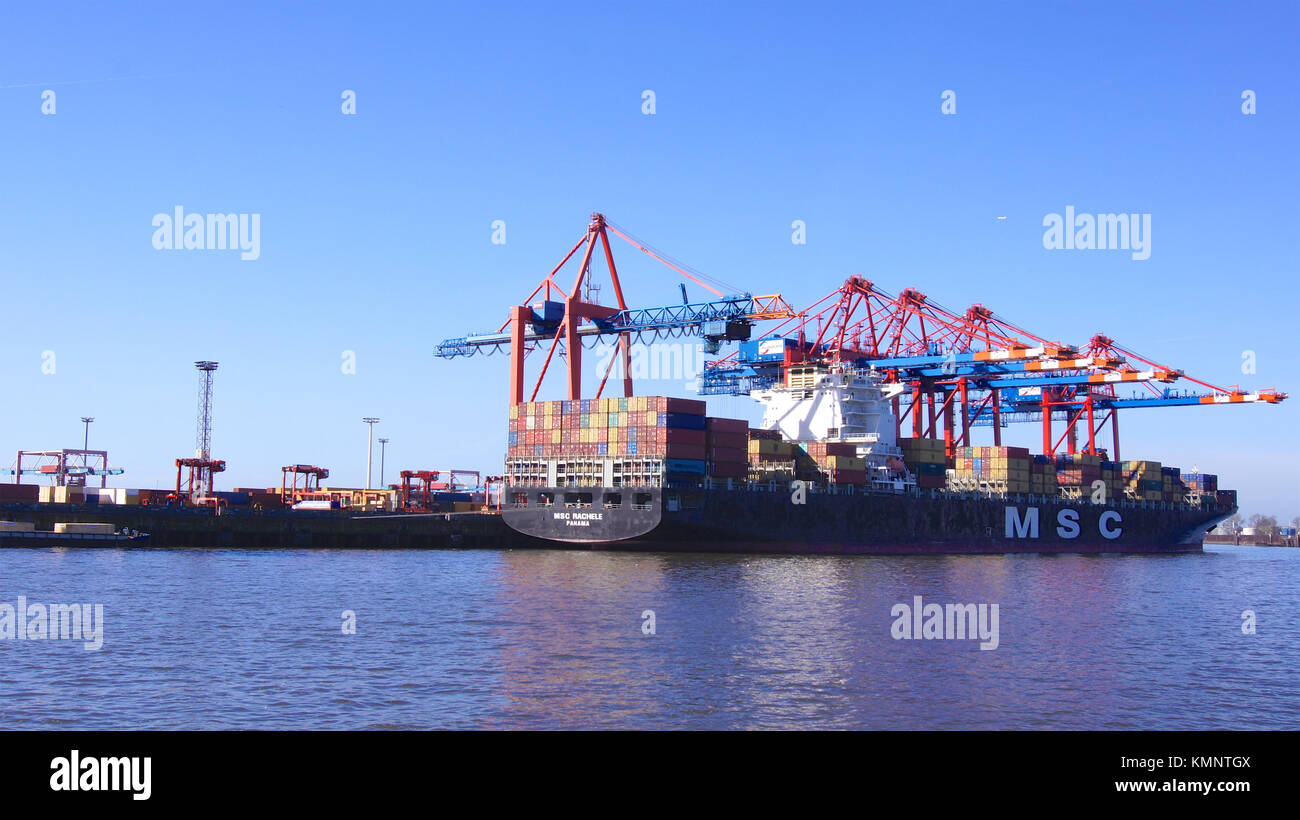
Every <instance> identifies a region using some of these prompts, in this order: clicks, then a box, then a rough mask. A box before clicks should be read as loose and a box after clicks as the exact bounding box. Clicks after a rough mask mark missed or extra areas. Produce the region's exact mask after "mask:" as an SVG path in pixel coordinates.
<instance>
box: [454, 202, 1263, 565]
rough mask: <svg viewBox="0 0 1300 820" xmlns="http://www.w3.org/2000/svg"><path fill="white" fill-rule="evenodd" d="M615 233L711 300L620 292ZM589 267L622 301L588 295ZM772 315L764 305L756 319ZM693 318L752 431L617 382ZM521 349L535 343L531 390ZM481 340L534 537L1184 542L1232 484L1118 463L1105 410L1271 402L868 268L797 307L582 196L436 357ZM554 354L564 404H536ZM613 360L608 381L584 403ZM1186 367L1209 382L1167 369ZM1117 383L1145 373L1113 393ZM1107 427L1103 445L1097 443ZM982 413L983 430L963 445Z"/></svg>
mask: <svg viewBox="0 0 1300 820" xmlns="http://www.w3.org/2000/svg"><path fill="white" fill-rule="evenodd" d="M611 236H613V237H616V238H619V239H622V240H624V241H626V242H627V243H629V244H631V245H632V246H633V247H634V248H636V249H637V250H638V251H640V252H641V254H643V255H644V256H645V257H649V258H650V259H653V260H655V261H657V262H660V263H662V264H663V265H664V266H666V267H667V268H668V269H670V270H672V271H673V272H674V273H675V274H679V275H681V276H682V277H684V278H685V279H686V280H689V281H690V282H692V283H694V286H697V287H701V288H704V289H706V290H709V291H711V292H712V293H713V295H714V297H716V298H713V297H710V298H709V299H708V300H706V301H691V300H690V299H688V297H687V292H686V284H685V282H682V283H680V288H681V294H682V299H681V303H680V304H674V305H660V306H658V307H647V308H639V307H632V306H629V305H628V303H627V300H626V289H625V288H624V286H623V283H622V281H621V280H620V278H619V273H618V268H617V266H616V264H615V261H614V255H613V251H612V247H611V239H610V237H611ZM571 260H579V261H578V262H577V272H576V276H575V277H574V279H573V280H572V284H571V285H567V287H564V286H562V285H561V283H560V281H559V279H558V278H557V275H558V274H559V273H560V271H561V270H562V269H564V268H565V267H566V266H568V265H569V264H570V261H571ZM602 266H603V268H604V275H607V276H608V280H609V285H610V286H611V289H612V291H613V293H614V296H615V297H616V300H617V304H616V305H604V304H601V303H600V301H599V289H600V283H598V282H596V274H597V272H598V271H597V268H598V267H602ZM566 284H567V283H566ZM715 286H722V287H729V288H731V295H726V294H725V293H724V292H723V291H722V290H719V289H718V287H715ZM765 322H779V324H777V325H776V326H775V327H770V329H769V330H768V331H767V333H766V335H762V336H759V335H758V334H756V333H755V332H754V331H755V328H756V327H757V326H759V325H760V323H765ZM686 336H695V337H698V338H699V340H700V344H699V345H698V347H697V349H699V350H700V351H701V352H702V353H703V354H705V355H712V354H717V353H719V351H720V349H721V347H722V346H723V345H725V344H730V343H732V342H736V343H738V346H739V347H738V350H737V351H735V352H734V353H731V354H727V355H725V356H723V357H722V358H718V359H715V360H711V361H708V362H707V363H706V364H705V366H704V368H703V371H702V373H701V374H700V377H699V379H698V381H697V391H696V392H697V393H698V394H700V395H703V396H708V395H733V396H749V397H751V398H753V399H756V400H758V401H759V402H761V403H762V404H763V405H764V407H765V411H764V415H763V420H762V422H761V423H760V425H759V426H758V427H756V428H751V427H750V425H749V423H748V422H747V421H745V420H739V419H727V418H714V417H710V416H709V415H708V414H707V412H706V405H705V403H704V402H703V401H701V400H696V399H683V398H669V397H664V396H634V395H633V386H632V371H631V369H630V363H631V355H630V353H631V348H632V345H633V344H636V343H646V342H651V343H653V342H655V341H656V340H658V339H661V338H664V337H686ZM592 341H594V342H597V343H600V342H605V343H606V344H610V345H611V351H610V352H611V354H612V355H611V356H610V359H609V363H608V364H607V365H606V366H605V367H604V376H603V377H602V378H601V381H600V387H599V388H598V389H597V391H596V397H595V398H590V399H584V398H582V397H581V395H582V386H583V378H582V377H583V372H582V362H583V356H584V354H583V350H584V348H586V347H588V346H589V344H588V343H590V342H592ZM679 347H682V346H679ZM533 351H538V352H542V351H544V352H545V359H544V360H543V361H542V367H541V372H540V374H539V375H538V376H537V380H536V386H535V387H534V388H533V390H532V392H531V394H528V393H526V391H525V368H524V365H525V358H526V357H527V355H528V354H529V353H530V352H533ZM557 351H560V353H561V356H560V357H557V356H556V355H555V354H556V352H557ZM479 352H484V353H492V352H505V353H508V356H509V360H510V379H509V391H510V392H509V396H510V398H509V402H508V407H509V419H510V421H509V430H508V438H509V440H508V445H507V447H508V449H507V453H506V460H505V474H504V476H503V482H504V486H503V490H502V493H501V495H500V499H501V500H500V509H501V517H502V519H503V520H504V521H505V523H506V524H507V525H508V526H509V527H510V528H511V529H512V530H513V531H515V532H518V533H521V534H525V535H527V536H530V537H532V538H535V539H539V540H541V541H542V542H543V543H550V544H561V545H570V546H585V547H592V548H601V549H643V550H692V551H693V550H710V551H712V550H727V551H738V552H812V553H848V554H884V553H1006V552H1039V553H1041V552H1048V553H1052V552H1186V551H1198V550H1200V549H1201V543H1202V540H1203V536H1204V535H1205V533H1206V532H1207V531H1208V530H1210V529H1212V528H1213V527H1214V526H1215V525H1216V524H1217V523H1218V522H1219V521H1221V520H1223V519H1224V518H1226V517H1228V516H1231V515H1232V514H1233V512H1235V511H1236V509H1237V499H1236V493H1235V492H1234V491H1231V490H1220V489H1219V488H1218V486H1217V485H1218V480H1217V478H1216V477H1215V476H1213V475H1209V474H1203V473H1200V472H1198V470H1197V469H1196V468H1195V467H1194V468H1193V469H1192V471H1191V472H1189V473H1183V472H1182V471H1181V470H1179V469H1178V468H1176V467H1166V466H1164V465H1162V464H1160V463H1159V462H1155V461H1121V460H1120V459H1119V438H1120V437H1119V418H1118V414H1119V411H1120V410H1121V409H1124V408H1143V407H1145V408H1150V407H1173V406H1193V405H1195V406H1203V407H1206V406H1215V405H1228V404H1232V405H1235V404H1241V403H1247V402H1260V403H1267V404H1276V403H1278V402H1280V401H1282V400H1284V399H1285V398H1286V397H1287V396H1286V394H1285V393H1280V392H1277V391H1274V390H1257V391H1253V392H1249V391H1245V390H1242V389H1240V388H1239V387H1232V388H1229V389H1224V388H1219V387H1215V386H1214V385H1212V384H1209V383H1207V382H1203V381H1199V380H1197V379H1193V378H1191V377H1189V376H1186V374H1185V373H1184V372H1183V371H1182V370H1178V369H1176V368H1172V367H1168V366H1165V365H1161V364H1159V363H1157V362H1154V361H1152V360H1150V359H1147V358H1145V357H1142V356H1140V355H1138V354H1136V353H1134V352H1133V351H1132V350H1129V349H1127V348H1125V347H1122V346H1121V345H1120V344H1119V343H1117V342H1116V341H1115V340H1114V339H1112V338H1110V337H1108V336H1105V335H1103V334H1096V335H1094V336H1093V337H1092V338H1091V339H1090V340H1089V342H1088V344H1087V345H1086V346H1085V345H1077V346H1076V345H1068V344H1064V343H1062V342H1058V341H1052V340H1050V339H1048V338H1046V337H1043V336H1039V335H1036V334H1034V333H1031V332H1029V331H1027V330H1025V329H1023V328H1021V327H1018V326H1016V325H1013V324H1011V323H1010V322H1008V321H1007V320H1005V319H1004V318H1002V317H1000V316H998V315H997V314H996V313H994V312H993V311H992V310H991V309H989V308H988V307H986V306H984V305H980V304H976V305H972V306H971V307H970V308H968V309H967V310H965V311H960V312H954V311H950V310H948V309H946V308H944V307H943V306H942V305H939V304H938V303H936V302H934V301H933V300H931V299H930V298H928V297H927V296H926V295H925V294H923V293H921V292H920V291H918V290H916V289H913V288H907V289H905V290H903V291H901V292H900V293H898V294H890V293H887V292H886V291H884V290H882V289H880V288H879V287H878V286H876V285H875V284H874V283H872V282H870V281H868V280H867V279H865V278H864V277H861V276H850V277H849V278H848V279H847V280H845V281H844V282H843V284H842V285H840V286H839V287H838V288H836V289H835V290H833V291H831V293H829V294H828V295H827V296H825V297H823V298H822V299H820V300H818V301H817V302H814V303H813V304H811V305H809V306H808V307H806V308H804V309H803V310H794V309H793V308H791V306H790V305H789V304H788V303H787V302H786V301H785V299H784V298H783V297H782V296H781V295H780V294H768V295H760V296H753V295H751V294H749V293H747V292H743V291H741V290H740V289H738V288H735V287H734V286H728V285H725V284H724V283H721V282H719V281H718V280H716V279H711V278H710V277H707V276H705V275H704V274H702V273H700V272H699V271H695V270H694V269H692V268H689V267H688V266H686V265H685V264H684V263H681V262H677V261H675V260H673V259H671V258H670V257H668V256H666V255H664V254H662V253H660V252H659V251H657V250H655V249H654V248H652V247H650V246H649V245H647V244H646V243H644V242H642V241H641V240H639V239H636V238H635V237H633V236H631V235H630V234H629V233H628V232H627V231H625V230H624V229H622V228H620V227H619V226H617V225H615V224H613V223H612V222H610V221H608V220H607V219H606V218H605V217H604V215H602V214H599V213H595V214H592V216H591V221H590V222H589V224H588V225H587V230H586V233H585V234H584V235H583V236H582V237H581V238H580V239H579V240H578V242H577V243H576V244H575V245H574V246H573V247H572V248H571V249H570V250H569V252H568V254H567V255H565V256H564V257H563V258H562V259H561V260H560V262H559V264H558V265H556V266H555V267H554V268H553V269H552V270H551V272H550V273H549V274H547V275H546V276H545V277H544V278H543V279H542V280H541V281H540V282H539V283H538V284H537V286H536V287H535V288H533V290H532V292H531V293H529V294H528V295H527V296H525V297H524V298H523V299H522V300H521V301H520V302H519V303H516V304H514V305H512V306H511V307H510V310H509V317H508V318H507V320H506V321H505V323H504V324H502V325H501V326H500V327H499V328H498V329H497V330H495V331H489V332H485V333H476V334H470V335H467V336H464V337H459V338H451V339H446V340H444V341H443V342H442V343H441V344H439V346H438V348H437V349H436V351H435V355H436V356H438V357H440V358H444V359H453V358H457V357H469V356H474V355H476V354H477V353H479ZM642 352H643V351H642ZM651 355H652V356H653V352H651ZM560 359H563V361H564V362H565V364H564V368H565V369H566V370H567V373H566V377H567V378H566V381H567V395H568V399H567V400H564V401H542V402H538V401H534V400H533V399H535V398H536V397H537V394H538V392H539V390H540V389H541V386H542V383H543V379H544V378H545V377H546V374H547V371H548V368H550V367H551V365H552V362H555V361H559V360H560ZM616 364H618V365H621V367H620V371H621V372H620V373H619V374H618V375H614V373H615V371H614V366H615V365H616ZM611 375H614V383H616V382H617V381H618V380H620V379H621V381H622V382H623V383H622V385H621V386H622V393H623V395H622V397H619V398H609V397H606V398H601V393H602V392H603V391H604V389H605V387H606V384H607V383H611V382H610V378H611ZM674 378H675V377H674ZM1179 380H1186V381H1190V382H1192V383H1194V384H1196V385H1198V386H1199V387H1201V388H1206V389H1207V390H1206V391H1203V392H1198V391H1197V390H1196V389H1195V388H1193V389H1191V390H1177V389H1174V388H1173V387H1170V386H1169V385H1171V384H1173V383H1174V382H1177V381H1179ZM1121 385H1123V386H1128V387H1133V388H1137V389H1138V392H1137V393H1136V394H1135V395H1133V396H1129V397H1125V396H1121V395H1119V393H1118V392H1117V391H1116V388H1117V387H1118V386H1121ZM525 395H529V396H530V399H529V400H525V399H524V396H525ZM1125 412H1127V410H1125ZM1012 421H1015V422H1031V423H1034V422H1036V423H1040V424H1041V427H1042V442H1043V445H1042V449H1041V450H1040V452H1039V453H1038V454H1033V453H1031V452H1030V451H1029V450H1028V449H1026V448H1020V447H1008V446H1003V445H1002V441H1001V435H1002V428H1004V427H1005V426H1007V424H1008V423H1010V422H1012ZM1058 422H1064V426H1063V430H1064V431H1063V432H1061V433H1060V434H1059V436H1058V430H1061V429H1062V428H1057V427H1055V426H1054V425H1055V424H1056V423H1058ZM1107 426H1109V428H1110V431H1111V433H1112V435H1113V450H1111V451H1110V452H1113V454H1114V455H1113V456H1111V455H1110V454H1109V453H1108V451H1107V450H1106V449H1105V448H1103V447H1102V446H1100V443H1099V435H1100V433H1101V432H1103V431H1104V429H1105V428H1106V427H1107ZM981 427H985V428H991V431H992V434H993V436H992V437H993V444H992V445H991V446H974V443H973V437H974V432H975V431H976V430H977V429H978V428H981ZM907 428H910V432H911V435H910V436H904V435H903V431H904V429H907ZM1062 451H1063V452H1062ZM1112 458H1113V460H1112Z"/></svg>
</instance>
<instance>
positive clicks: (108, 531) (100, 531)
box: [54, 521, 117, 535]
mask: <svg viewBox="0 0 1300 820" xmlns="http://www.w3.org/2000/svg"><path fill="white" fill-rule="evenodd" d="M54 531H55V532H59V533H66V534H69V535H73V534H76V535H112V534H113V533H114V532H116V531H117V530H116V529H115V528H114V527H113V525H112V524H86V523H78V522H62V521H60V522H58V523H56V524H55V525H54Z"/></svg>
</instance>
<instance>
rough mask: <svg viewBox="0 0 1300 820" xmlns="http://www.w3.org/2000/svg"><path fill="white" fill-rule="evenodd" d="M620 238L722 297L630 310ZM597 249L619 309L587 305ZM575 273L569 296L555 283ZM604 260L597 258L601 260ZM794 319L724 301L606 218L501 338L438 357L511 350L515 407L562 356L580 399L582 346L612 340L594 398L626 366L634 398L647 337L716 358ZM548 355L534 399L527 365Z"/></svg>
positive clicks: (455, 342) (485, 336) (469, 341)
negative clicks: (763, 328) (534, 356)
mask: <svg viewBox="0 0 1300 820" xmlns="http://www.w3.org/2000/svg"><path fill="white" fill-rule="evenodd" d="M610 234H614V235H615V236H617V237H619V238H620V239H623V240H624V241H625V242H627V243H629V244H631V245H632V246H633V247H635V248H637V249H638V250H640V251H641V252H643V253H645V254H646V255H648V256H650V257H651V258H652V259H655V260H656V261H658V262H660V263H661V264H663V265H665V266H666V267H668V268H670V269H672V270H674V271H676V272H677V273H679V274H680V275H682V276H684V277H685V278H687V279H689V280H690V281H692V282H694V283H695V284H696V285H699V286H700V287H702V288H704V289H705V290H707V291H709V292H711V293H713V294H714V295H715V296H716V297H717V298H716V299H713V300H710V301H706V302H689V301H687V300H686V299H685V293H686V291H685V287H684V285H683V289H682V294H683V303H682V304H679V305H665V306H661V307H651V308H632V307H629V306H628V303H627V301H626V299H625V296H624V293H623V286H622V282H621V280H620V279H619V274H618V268H617V266H616V265H615V263H614V254H613V250H612V248H611V246H610V240H609V235H610ZM598 248H599V251H600V256H603V258H604V261H605V266H606V269H607V271H608V275H609V280H610V284H611V286H612V288H613V291H614V298H615V302H616V304H615V305H601V304H597V303H596V302H595V301H594V298H593V300H592V301H588V294H590V293H591V292H592V291H594V290H595V289H594V288H590V287H589V285H590V284H591V278H590V277H591V270H592V260H593V257H595V254H596V252H597V249H598ZM579 251H581V252H582V253H581V255H580V256H579V260H580V261H579V262H578V265H577V273H576V275H575V277H574V279H573V283H572V284H571V285H570V286H569V287H568V289H567V290H566V289H564V288H562V287H561V286H560V283H559V282H558V281H557V276H558V275H559V274H560V271H561V269H562V268H564V266H565V265H566V264H568V262H569V261H570V260H571V259H573V258H574V257H575V256H578V253H579ZM597 258H599V257H597ZM793 316H795V313H794V311H793V310H792V309H791V308H790V306H789V305H788V304H787V303H786V302H785V300H784V299H782V298H781V295H780V294H768V295H763V296H753V295H751V294H749V293H735V294H724V293H723V292H722V291H721V290H718V289H717V288H715V287H713V286H712V285H710V284H709V283H708V282H706V281H704V279H703V277H702V275H696V274H693V273H691V272H690V271H689V270H687V269H686V267H685V266H684V265H682V264H680V263H677V262H674V261H673V260H671V259H670V258H668V257H666V256H665V255H663V254H661V253H659V252H658V251H656V250H654V249H653V248H651V247H649V246H648V245H646V244H644V243H642V242H640V241H639V240H637V239H635V238H634V237H632V236H630V235H629V234H628V233H627V232H625V231H624V230H621V229H620V228H619V227H618V226H616V225H614V224H613V223H611V222H609V221H607V220H606V219H605V217H604V215H602V214H599V213H595V214H592V216H591V222H590V223H589V224H588V226H587V230H586V232H585V233H584V234H583V236H582V238H581V239H579V240H578V242H577V243H576V244H575V245H574V246H573V247H572V248H570V249H569V252H568V253H567V254H566V255H565V256H564V258H563V259H561V260H560V262H559V264H557V265H556V266H555V267H554V268H553V269H552V270H551V272H550V273H548V274H547V275H546V276H545V277H544V278H543V279H542V280H541V282H540V283H539V284H538V285H537V287H535V288H533V290H532V292H531V293H529V294H528V295H527V296H526V297H525V298H524V299H522V300H521V301H520V303H519V304H516V305H513V306H511V308H510V316H509V318H508V319H507V320H506V322H505V323H504V324H503V325H501V326H500V327H499V328H497V330H496V331H493V332H488V333H480V334H474V335H469V336H463V337H460V338H455V339H447V340H445V341H443V342H442V343H441V344H439V345H438V347H437V349H436V350H435V355H436V356H438V357H440V358H444V359H451V358H456V357H462V356H472V355H475V354H476V353H480V352H483V353H490V352H493V351H498V350H508V351H509V354H510V393H509V396H510V403H511V404H512V405H513V404H519V403H521V402H524V401H532V400H533V399H535V398H536V397H537V392H538V390H539V389H540V388H541V384H542V380H543V379H544V378H545V376H546V373H547V370H548V368H549V367H550V364H551V362H552V360H553V358H554V356H555V354H556V352H557V351H559V352H560V353H561V355H562V356H563V357H564V358H565V359H566V360H567V368H566V370H567V373H566V379H567V394H568V398H569V399H578V398H581V393H582V349H583V341H584V340H585V339H592V340H595V339H601V338H613V339H615V340H616V344H617V345H618V350H617V354H616V355H615V356H613V357H611V358H610V362H609V365H608V367H606V369H605V373H604V376H603V377H602V378H601V381H600V386H599V388H598V389H597V391H596V398H599V397H600V395H601V393H602V392H603V391H604V389H605V384H606V382H607V381H608V379H609V376H610V374H611V372H612V371H613V367H614V364H615V363H616V362H619V361H621V362H622V368H623V395H625V396H631V395H632V390H633V387H632V372H631V367H630V359H631V345H632V343H633V342H636V341H643V340H644V339H645V337H646V336H650V337H653V338H660V337H663V336H669V337H671V336H686V335H693V336H700V337H703V339H704V349H705V351H706V352H708V353H716V352H717V351H718V350H719V349H720V347H721V345H722V344H724V343H726V342H731V341H741V340H745V339H748V338H750V336H751V335H752V330H753V326H754V324H755V323H756V322H760V321H765V320H768V319H785V318H791V317H793ZM542 346H545V347H546V348H547V352H546V358H545V360H544V361H543V362H542V368H541V372H540V374H539V375H538V377H537V381H536V383H535V384H534V386H533V388H532V390H531V391H530V392H526V391H525V379H524V359H525V357H526V356H527V354H528V353H529V352H531V351H532V350H535V349H540V348H541V347H542Z"/></svg>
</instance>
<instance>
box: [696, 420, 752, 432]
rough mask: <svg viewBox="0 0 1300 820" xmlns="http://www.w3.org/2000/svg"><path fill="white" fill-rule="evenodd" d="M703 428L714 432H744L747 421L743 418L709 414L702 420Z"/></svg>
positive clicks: (747, 425) (747, 428)
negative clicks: (716, 416)
mask: <svg viewBox="0 0 1300 820" xmlns="http://www.w3.org/2000/svg"><path fill="white" fill-rule="evenodd" d="M704 429H705V430H711V431H713V432H716V433H742V434H743V433H745V432H748V430H749V422H747V421H745V420H744V419H723V418H715V417H713V416H709V417H708V418H706V419H705V420H704Z"/></svg>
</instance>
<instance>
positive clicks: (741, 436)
mask: <svg viewBox="0 0 1300 820" xmlns="http://www.w3.org/2000/svg"><path fill="white" fill-rule="evenodd" d="M748 441H749V438H748V436H747V435H746V434H745V433H744V432H740V433H709V434H708V436H706V437H705V442H706V443H707V444H708V445H709V446H710V447H736V448H738V449H741V450H743V449H745V448H746V447H747V446H748Z"/></svg>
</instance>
